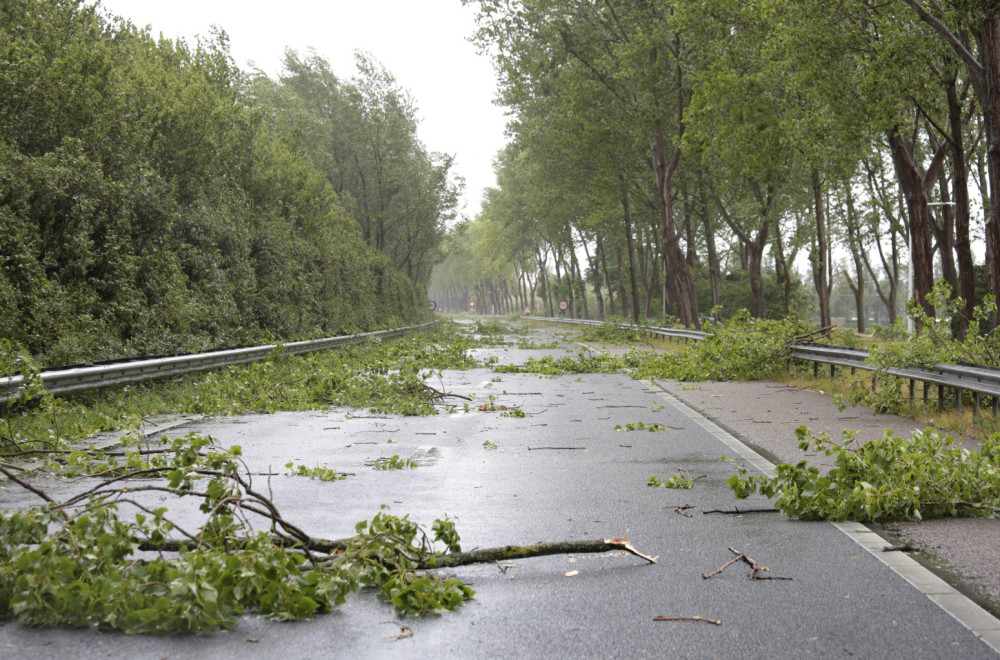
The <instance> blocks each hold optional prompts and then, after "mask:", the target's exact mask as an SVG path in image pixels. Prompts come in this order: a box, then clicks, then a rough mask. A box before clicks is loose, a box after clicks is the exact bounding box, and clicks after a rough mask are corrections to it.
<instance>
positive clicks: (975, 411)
mask: <svg viewBox="0 0 1000 660" xmlns="http://www.w3.org/2000/svg"><path fill="white" fill-rule="evenodd" d="M975 400H976V405H975V406H973V407H972V419H979V406H980V404H981V402H982V397H981V396H980V394H979V392H976V394H975Z"/></svg>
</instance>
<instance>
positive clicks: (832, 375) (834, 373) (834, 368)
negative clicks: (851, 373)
mask: <svg viewBox="0 0 1000 660" xmlns="http://www.w3.org/2000/svg"><path fill="white" fill-rule="evenodd" d="M836 377H837V365H835V364H833V363H831V364H830V378H836Z"/></svg>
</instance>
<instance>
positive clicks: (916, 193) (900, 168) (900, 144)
mask: <svg viewBox="0 0 1000 660" xmlns="http://www.w3.org/2000/svg"><path fill="white" fill-rule="evenodd" d="M889 144H890V146H891V149H892V162H893V164H894V165H895V168H896V177H897V179H898V181H899V187H900V191H901V192H902V193H903V196H904V197H905V199H906V208H907V217H908V220H909V222H908V224H909V236H910V268H912V269H913V274H912V277H913V297H914V300H915V301H916V303H917V304H918V305H920V307H921V308H922V309H923V311H924V314H926V315H927V316H934V306H933V305H931V303H930V301H928V300H927V295H928V294H929V293H930V292H931V289H932V288H933V287H934V261H933V255H932V254H931V241H930V238H931V236H930V227H929V226H928V225H929V224H930V223H929V220H928V217H927V214H928V210H927V190H926V188H925V187H924V177H923V176H921V174H920V170H919V169H918V165H917V163H916V162H915V161H914V159H913V156H912V154H911V153H910V150H909V148H908V147H907V145H906V143H905V142H904V141H903V138H902V137H901V136H900V134H899V127H898V126H897V127H894V128H893V130H892V132H891V133H890V135H889Z"/></svg>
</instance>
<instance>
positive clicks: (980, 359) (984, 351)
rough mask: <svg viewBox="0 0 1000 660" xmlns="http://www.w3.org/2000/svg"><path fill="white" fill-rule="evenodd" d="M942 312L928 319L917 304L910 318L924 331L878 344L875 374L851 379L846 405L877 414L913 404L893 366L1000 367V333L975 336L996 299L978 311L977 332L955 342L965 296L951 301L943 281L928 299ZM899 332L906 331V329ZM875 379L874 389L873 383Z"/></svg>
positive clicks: (871, 360) (872, 356) (871, 357)
mask: <svg viewBox="0 0 1000 660" xmlns="http://www.w3.org/2000/svg"><path fill="white" fill-rule="evenodd" d="M927 299H928V301H930V303H931V304H932V305H934V306H935V307H936V308H937V310H938V314H937V316H928V315H927V314H925V313H924V311H923V309H922V308H921V307H919V306H917V305H911V306H910V314H911V315H912V316H913V317H914V320H915V321H916V322H917V323H918V325H919V327H920V330H919V332H918V333H917V334H916V336H913V337H910V336H908V335H904V336H906V337H907V341H899V342H892V343H886V344H881V345H875V346H872V347H871V349H870V350H869V352H868V358H867V360H866V363H867V364H870V365H872V366H873V367H874V375H871V374H859V375H857V376H855V377H854V378H852V379H851V383H850V389H849V391H848V394H847V395H846V397H844V398H843V399H842V401H843V405H848V404H849V405H857V404H864V405H866V406H869V407H870V408H872V409H873V410H875V411H876V412H880V413H896V412H899V411H900V410H901V409H902V408H903V407H904V406H905V405H907V402H908V400H909V397H908V395H905V394H904V392H903V385H904V382H903V381H902V380H900V379H899V378H896V377H894V376H893V375H891V374H890V373H889V369H891V368H893V367H906V366H915V367H930V366H932V365H934V364H937V363H951V364H957V363H966V364H979V365H985V366H997V365H1000V336H998V335H997V334H996V333H995V332H994V331H990V332H988V333H986V334H980V333H977V332H974V331H973V329H975V327H976V326H977V325H978V322H980V321H985V320H986V319H988V318H989V316H990V315H991V314H992V313H993V312H995V310H996V301H995V300H994V298H993V297H992V296H986V297H985V299H984V301H983V303H982V304H981V305H977V306H975V308H974V313H973V319H972V320H973V321H975V323H973V326H972V328H971V329H970V331H969V332H968V333H966V336H965V339H964V340H962V341H955V340H953V339H952V331H951V325H952V321H951V320H952V318H954V317H955V316H956V315H957V314H959V313H960V312H961V310H962V309H963V308H964V306H965V302H964V301H963V300H962V298H952V297H951V287H950V286H948V284H947V282H945V281H943V280H942V281H939V282H938V283H937V284H936V285H935V286H934V289H933V290H932V291H931V293H929V294H928V295H927ZM897 330H901V325H900V327H899V328H898V329H897ZM872 378H874V381H875V383H874V385H875V386H874V387H872V382H871V379H872Z"/></svg>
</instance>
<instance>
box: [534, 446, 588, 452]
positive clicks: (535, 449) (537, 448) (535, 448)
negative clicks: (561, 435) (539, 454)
mask: <svg viewBox="0 0 1000 660" xmlns="http://www.w3.org/2000/svg"><path fill="white" fill-rule="evenodd" d="M539 449H584V450H586V449H587V448H586V447H528V451H538V450H539Z"/></svg>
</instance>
